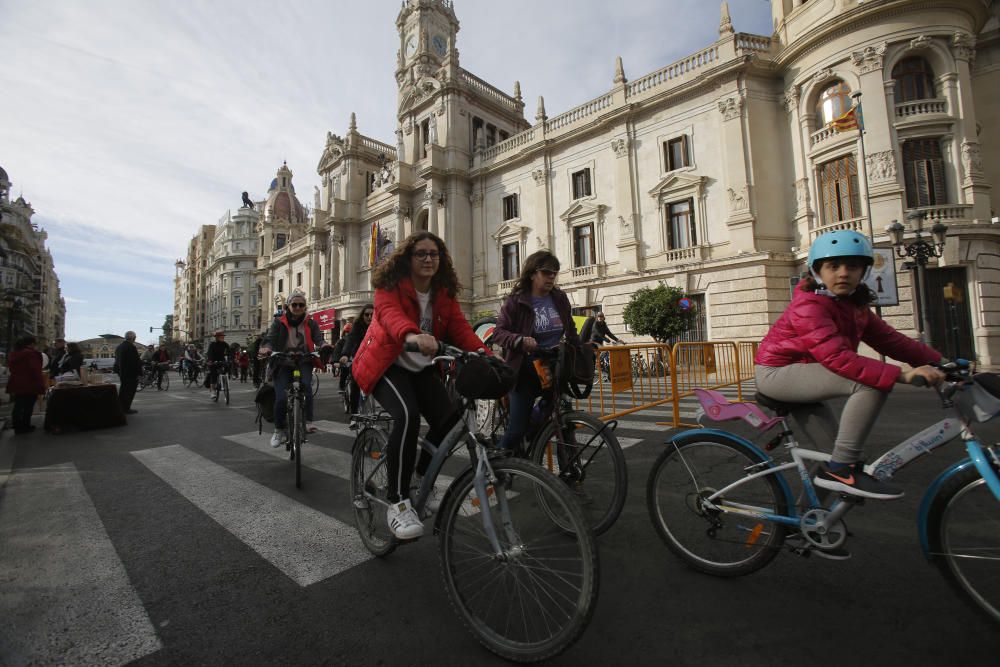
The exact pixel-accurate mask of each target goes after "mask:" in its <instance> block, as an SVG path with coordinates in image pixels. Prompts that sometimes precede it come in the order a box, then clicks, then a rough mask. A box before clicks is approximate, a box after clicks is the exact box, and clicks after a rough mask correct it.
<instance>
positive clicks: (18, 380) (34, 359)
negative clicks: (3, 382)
mask: <svg viewBox="0 0 1000 667" xmlns="http://www.w3.org/2000/svg"><path fill="white" fill-rule="evenodd" d="M7 370H8V371H10V377H9V378H7V393H8V394H11V395H12V396H37V395H38V394H44V393H45V378H44V377H43V376H42V353H41V352H39V351H38V350H33V349H31V348H30V347H26V348H23V349H20V350H14V351H13V352H11V353H10V356H9V357H8V358H7Z"/></svg>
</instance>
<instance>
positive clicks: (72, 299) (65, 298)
mask: <svg viewBox="0 0 1000 667" xmlns="http://www.w3.org/2000/svg"><path fill="white" fill-rule="evenodd" d="M63 301H65V302H66V303H90V302H89V301H87V300H86V299H77V298H75V297H72V296H63Z"/></svg>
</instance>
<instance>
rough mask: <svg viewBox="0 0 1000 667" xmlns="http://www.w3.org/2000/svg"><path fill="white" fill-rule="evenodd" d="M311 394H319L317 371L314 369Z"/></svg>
mask: <svg viewBox="0 0 1000 667" xmlns="http://www.w3.org/2000/svg"><path fill="white" fill-rule="evenodd" d="M312 392H313V396H316V394H318V393H319V370H318V369H315V368H314V369H313V381H312Z"/></svg>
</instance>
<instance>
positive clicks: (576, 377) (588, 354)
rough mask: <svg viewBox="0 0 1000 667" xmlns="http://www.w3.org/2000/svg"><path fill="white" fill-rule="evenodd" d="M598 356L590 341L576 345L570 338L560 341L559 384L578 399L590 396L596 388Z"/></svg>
mask: <svg viewBox="0 0 1000 667" xmlns="http://www.w3.org/2000/svg"><path fill="white" fill-rule="evenodd" d="M596 365H597V357H596V354H595V353H594V346H593V345H590V344H589V343H581V344H580V345H574V344H573V343H571V342H569V341H568V340H563V341H562V342H561V343H559V377H558V381H559V386H560V387H562V388H563V389H564V390H565V391H566V393H568V394H569V395H571V396H572V397H573V398H576V399H583V398H587V397H588V396H590V392H591V390H592V389H593V388H594V369H595V367H596Z"/></svg>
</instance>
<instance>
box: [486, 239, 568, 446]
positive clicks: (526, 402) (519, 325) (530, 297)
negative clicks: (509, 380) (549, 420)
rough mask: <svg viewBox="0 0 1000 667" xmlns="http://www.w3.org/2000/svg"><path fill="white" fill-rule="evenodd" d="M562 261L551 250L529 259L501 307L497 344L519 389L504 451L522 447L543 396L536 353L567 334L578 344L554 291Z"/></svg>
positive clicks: (558, 292)
mask: <svg viewBox="0 0 1000 667" xmlns="http://www.w3.org/2000/svg"><path fill="white" fill-rule="evenodd" d="M558 274H559V260H558V259H556V256H555V255H553V254H552V253H551V252H549V251H548V250H539V251H538V252H535V253H533V254H531V255H529V256H528V258H527V259H526V260H525V261H524V267H522V269H521V276H520V278H518V281H517V283H516V284H515V285H514V289H513V290H512V291H511V293H510V295H509V296H508V297H507V298H506V300H505V301H504V303H503V306H502V307H501V308H500V317H499V318H498V320H497V326H496V329H494V331H493V341H494V342H495V343H496V344H498V345H500V346H501V347H503V349H504V353H505V356H504V361H505V362H506V363H507V364H508V365H509V366H510V367H511V368H513V369H514V373H515V374H516V375H517V385H515V387H514V389H513V390H512V391H511V392H510V418H509V420H508V422H509V423H508V425H507V432H506V433H505V434H504V436H503V439H502V440H501V441H500V444H499V446H500V447H501V448H505V449H509V448H511V447H514V446H516V445H518V444H519V443H520V442H521V439H522V438H523V437H524V433H525V431H527V429H528V421H529V419H530V418H531V408H532V405H533V404H534V402H535V398H537V397H538V396H539V395H540V394H541V392H542V383H541V381H540V380H539V377H538V373H536V372H535V366H534V360H535V357H534V356H533V353H534V352H535V350H538V349H545V348H551V347H555V346H556V345H558V344H559V341H560V340H561V339H562V337H563V336H565V337H566V338H567V339H569V341H570V342H571V343H573V344H575V345H579V344H580V337H579V336H578V335H577V333H576V324H575V323H574V322H573V316H572V313H571V312H570V305H569V298H568V297H567V296H566V294H565V293H564V292H563V291H562V290H561V289H559V288H558V287H556V276H557V275H558Z"/></svg>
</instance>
